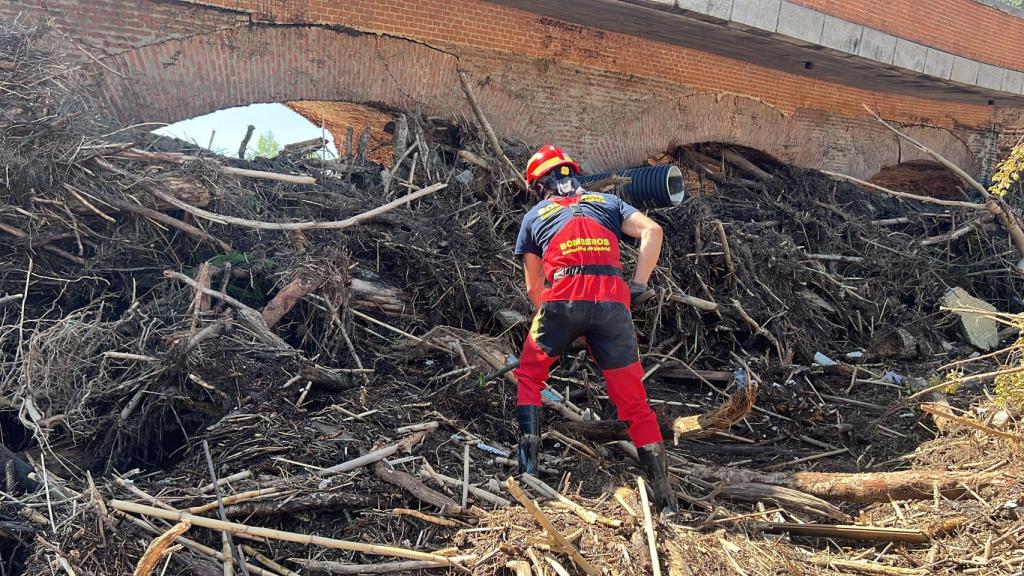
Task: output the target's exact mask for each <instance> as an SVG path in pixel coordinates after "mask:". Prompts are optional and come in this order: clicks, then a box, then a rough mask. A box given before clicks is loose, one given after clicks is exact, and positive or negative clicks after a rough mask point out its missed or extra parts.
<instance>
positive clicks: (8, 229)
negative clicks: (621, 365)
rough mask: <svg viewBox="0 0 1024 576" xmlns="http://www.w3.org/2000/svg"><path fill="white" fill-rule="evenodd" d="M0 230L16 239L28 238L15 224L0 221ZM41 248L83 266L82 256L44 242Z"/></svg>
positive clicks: (26, 233)
mask: <svg viewBox="0 0 1024 576" xmlns="http://www.w3.org/2000/svg"><path fill="white" fill-rule="evenodd" d="M0 232H5V233H7V234H10V235H11V236H14V237H15V238H18V239H25V238H28V232H25V231H24V230H22V229H21V228H18V227H16V226H11V225H10V224H4V223H3V222H0ZM42 249H43V250H46V251H47V252H52V253H54V254H56V255H57V256H60V257H61V258H66V259H68V260H70V261H72V262H74V263H75V264H78V265H79V266H85V260H84V259H83V258H79V257H78V256H75V255H74V254H71V253H69V252H66V251H64V250H61V249H60V248H57V247H56V246H51V245H49V244H46V245H44V246H43V247H42Z"/></svg>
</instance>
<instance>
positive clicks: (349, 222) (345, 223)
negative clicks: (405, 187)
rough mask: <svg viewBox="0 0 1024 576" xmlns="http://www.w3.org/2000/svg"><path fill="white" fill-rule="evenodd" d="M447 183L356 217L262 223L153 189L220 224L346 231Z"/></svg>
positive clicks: (266, 228) (257, 227)
mask: <svg viewBox="0 0 1024 576" xmlns="http://www.w3.org/2000/svg"><path fill="white" fill-rule="evenodd" d="M446 186H447V184H446V183H444V182H438V183H437V184H433V185H431V186H427V187H426V188H423V189H421V190H417V191H416V192H413V193H411V194H408V195H406V196H402V197H401V198H398V199H396V200H392V201H391V202H388V203H387V204H383V205H381V206H378V207H376V208H374V209H372V210H367V211H366V212H363V213H361V214H356V215H355V216H352V217H350V218H346V219H344V220H338V221H334V222H281V223H278V222H260V221H258V220H249V219H247V218H236V217H234V216H225V215H223V214H216V213H214V212H209V211H207V210H203V209H202V208H197V207H196V206H192V205H191V204H186V203H185V202H182V201H181V200H178V199H177V198H175V197H174V196H171V195H170V194H167V193H166V192H163V191H161V190H156V189H153V190H151V192H152V193H153V194H155V195H156V196H157V197H158V198H160V199H161V200H163V201H164V202H167V203H168V204H171V205H172V206H175V207H177V208H180V209H182V210H184V211H185V212H188V213H189V214H192V215H193V216H197V217H199V218H203V219H206V220H209V221H211V222H217V223H218V224H231V225H233V226H239V227H242V228H250V229H254V230H344V229H346V228H350V227H352V226H355V225H356V224H359V223H360V222H363V221H364V220H369V219H371V218H375V217H377V216H380V215H381V214H384V213H385V212H390V211H391V210H394V209H395V208H398V207H399V206H402V205H404V204H408V203H409V202H412V201H413V200H419V199H420V198H423V197H424V196H429V195H430V194H433V193H434V192H437V191H438V190H441V189H442V188H444V187H446Z"/></svg>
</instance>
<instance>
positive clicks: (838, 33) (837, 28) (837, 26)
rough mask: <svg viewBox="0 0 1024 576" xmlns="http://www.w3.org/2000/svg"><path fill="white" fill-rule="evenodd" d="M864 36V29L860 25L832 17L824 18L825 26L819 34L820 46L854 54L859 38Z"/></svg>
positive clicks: (858, 44)
mask: <svg viewBox="0 0 1024 576" xmlns="http://www.w3.org/2000/svg"><path fill="white" fill-rule="evenodd" d="M863 35H864V27H863V26H861V25H860V24H854V23H853V22H847V21H846V20H841V19H839V18H836V17H834V16H825V26H824V27H823V29H822V32H821V45H822V46H824V47H826V48H834V49H836V50H839V51H840V52H846V53H849V54H856V53H857V47H858V46H860V38H861V36H863Z"/></svg>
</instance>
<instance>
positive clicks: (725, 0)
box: [707, 0, 732, 20]
mask: <svg viewBox="0 0 1024 576" xmlns="http://www.w3.org/2000/svg"><path fill="white" fill-rule="evenodd" d="M707 14H708V16H711V17H712V18H718V19H720V20H730V19H732V0H711V2H709V3H708V12H707Z"/></svg>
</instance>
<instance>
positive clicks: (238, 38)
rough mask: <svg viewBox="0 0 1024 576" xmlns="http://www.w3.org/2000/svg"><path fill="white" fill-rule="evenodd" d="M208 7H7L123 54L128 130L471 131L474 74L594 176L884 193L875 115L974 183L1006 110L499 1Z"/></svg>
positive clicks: (118, 90)
mask: <svg viewBox="0 0 1024 576" xmlns="http://www.w3.org/2000/svg"><path fill="white" fill-rule="evenodd" d="M943 1H953V0H943ZM204 4H205V5H210V4H216V8H210V7H202V6H200V5H198V2H191V1H170V0H27V1H19V2H12V1H10V0H6V1H4V0H0V17H8V16H10V15H12V14H13V13H15V12H18V11H20V10H22V9H24V8H32V9H33V11H35V10H39V9H42V10H43V11H45V12H46V14H47V15H48V16H51V17H53V18H54V19H55V22H56V23H57V24H58V25H59V26H62V27H63V28H65V29H66V30H68V31H69V33H71V34H72V35H73V36H74V37H76V38H78V39H79V40H80V42H81V43H82V44H84V45H85V46H86V48H87V49H89V50H90V51H91V52H94V53H96V54H99V55H102V53H103V52H104V51H106V52H109V53H114V54H118V55H117V56H111V57H107V58H106V59H105V63H106V64H107V65H108V66H111V67H114V68H116V69H118V70H119V72H120V74H119V75H114V74H109V73H104V74H105V76H104V80H103V81H104V85H105V94H106V95H107V96H108V98H109V100H110V102H109V103H110V106H111V107H112V108H113V109H115V110H117V111H118V113H119V114H120V116H121V117H122V119H124V120H125V121H160V120H163V121H175V120H179V119H183V118H188V117H192V116H195V115H199V114H203V113H206V112H210V111H213V110H216V109H219V108H223V107H227V106H234V105H239V104H248V103H252V102H279V101H288V100H348V101H353V102H381V103H385V104H387V105H390V106H394V107H396V108H401V107H408V108H422V109H424V110H427V111H430V112H431V113H439V114H464V115H465V114H468V112H469V111H468V109H467V108H466V106H465V102H464V98H463V96H462V94H461V92H460V91H459V89H458V82H457V81H456V79H455V76H454V70H455V68H456V65H461V66H463V67H464V68H466V69H468V70H469V71H470V72H471V74H472V76H473V77H474V79H475V80H476V81H477V82H478V83H479V84H480V85H479V86H478V91H479V93H480V98H481V100H482V101H483V102H484V106H485V108H486V109H487V113H488V115H489V116H490V117H491V120H492V122H493V123H494V124H495V126H496V128H498V129H499V131H501V132H502V133H504V134H507V135H510V136H515V137H519V138H523V139H525V140H527V141H530V142H539V141H542V140H554V141H558V142H562V143H565V144H567V145H569V146H570V147H572V148H573V149H574V150H577V151H578V152H577V155H578V156H581V157H583V158H585V159H586V160H587V161H588V163H589V164H590V165H591V167H592V168H602V167H614V166H621V165H624V164H629V163H633V162H637V161H640V160H643V159H644V158H645V157H646V155H647V154H648V153H652V154H653V153H656V152H659V151H661V150H664V149H665V148H666V147H668V146H669V145H670V144H671V143H679V144H682V143H687V142H696V141H701V140H720V141H725V142H733V143H737V144H743V145H748V146H751V147H755V148H759V149H762V150H765V151H766V152H769V153H771V154H773V155H775V156H776V157H778V158H780V159H783V160H787V161H791V162H794V163H797V164H800V165H804V166H812V167H827V168H834V169H843V170H847V171H849V172H851V173H854V174H856V175H861V176H871V175H872V174H873V172H872V171H877V169H879V168H880V167H881V166H883V165H885V164H887V163H894V162H898V161H899V160H900V159H901V158H903V157H905V156H906V155H907V154H906V151H905V150H904V151H902V153H901V151H900V149H899V146H898V144H897V143H896V142H895V140H894V139H893V138H891V137H890V136H889V135H888V134H886V133H885V132H884V131H883V130H880V129H879V128H878V127H877V125H876V124H875V123H874V122H873V121H869V120H867V119H866V115H865V112H864V110H863V108H862V107H861V104H862V103H867V104H869V105H871V106H872V107H873V108H875V109H876V110H878V111H879V112H880V113H881V114H882V115H883V116H885V117H887V118H890V119H893V120H897V121H901V122H905V123H911V124H924V125H929V126H934V127H940V128H943V129H942V130H936V129H929V130H927V131H926V133H925V136H926V137H927V138H928V139H929V143H930V144H931V145H932V146H935V147H937V148H940V149H942V150H944V151H946V152H947V153H948V154H950V155H951V156H953V157H955V158H956V159H957V161H958V162H960V163H961V164H962V165H964V166H965V167H971V166H972V164H974V162H973V160H972V158H974V157H984V150H985V149H986V147H991V141H992V136H991V126H992V122H993V111H992V109H991V108H989V107H986V106H970V105H962V104H952V103H949V102H943V101H933V100H927V99H921V98H912V97H906V96H898V95H893V94H887V93H879V92H871V91H866V90H859V89H853V88H849V87H846V86H843V85H838V84H832V83H828V82H821V81H815V80H809V79H807V78H804V77H801V76H797V75H791V74H783V73H780V72H777V71H774V70H770V69H766V68H761V67H758V66H753V65H750V64H747V63H743V62H738V61H734V60H730V59H727V58H722V57H719V56H715V55H711V54H707V53H702V52H698V51H693V50H688V49H685V48H681V47H678V46H673V45H667V44H661V43H656V42H651V41H646V40H643V39H640V38H636V37H632V36H625V35H621V34H615V33H610V32H604V31H600V30H593V29H587V28H582V27H579V26H572V25H567V24H564V23H560V22H557V21H553V20H550V19H546V18H541V17H538V16H535V15H532V14H529V13H525V12H521V11H517V10H514V9H510V8H505V7H502V6H498V5H494V4H489V3H486V2H482V1H481V0H417V1H416V2H409V1H405V0H380V1H371V0H348V1H346V2H333V1H332V2H328V1H321V0H307V1H305V2H303V1H298V0H296V1H291V2H281V1H280V0H209V1H208V2H205V3H204ZM282 6H287V8H282ZM33 7H34V8H33ZM253 21H256V22H268V21H269V22H276V23H288V24H304V23H314V24H317V26H288V27H280V26H271V25H259V24H257V25H253V24H252V22H253ZM321 24H330V25H332V26H334V28H330V29H329V28H325V27H323V26H320V25H321ZM338 26H340V27H342V28H341V29H339V28H337V27H338ZM353 30H356V31H361V32H369V33H372V34H359V33H354V32H352V31H353ZM403 38H405V39H408V40H404V39H403ZM552 55H558V59H555V58H552ZM101 72H104V71H102V70H101ZM732 95H743V96H745V97H738V96H732Z"/></svg>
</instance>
